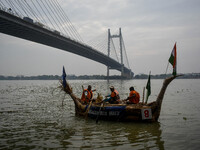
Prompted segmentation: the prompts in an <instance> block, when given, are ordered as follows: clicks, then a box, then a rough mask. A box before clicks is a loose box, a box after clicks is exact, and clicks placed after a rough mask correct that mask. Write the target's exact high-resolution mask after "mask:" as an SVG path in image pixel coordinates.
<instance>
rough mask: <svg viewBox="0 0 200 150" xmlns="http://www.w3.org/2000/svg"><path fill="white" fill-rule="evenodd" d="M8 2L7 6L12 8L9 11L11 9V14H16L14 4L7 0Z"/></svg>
mask: <svg viewBox="0 0 200 150" xmlns="http://www.w3.org/2000/svg"><path fill="white" fill-rule="evenodd" d="M5 1H6V2H7V5H8V6H9V7H10V8H9V9H11V10H9V9H8V8H7V9H8V10H9V11H10V12H12V11H15V12H16V10H15V9H14V6H13V4H12V2H10V1H9V0H8V1H7V0H5Z"/></svg>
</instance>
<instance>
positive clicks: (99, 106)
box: [61, 75, 177, 122]
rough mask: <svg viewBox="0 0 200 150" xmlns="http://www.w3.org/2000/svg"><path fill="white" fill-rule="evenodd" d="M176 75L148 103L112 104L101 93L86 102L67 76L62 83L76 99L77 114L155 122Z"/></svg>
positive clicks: (103, 118)
mask: <svg viewBox="0 0 200 150" xmlns="http://www.w3.org/2000/svg"><path fill="white" fill-rule="evenodd" d="M176 77H177V75H175V76H172V77H169V78H166V79H165V80H164V82H163V85H162V88H161V90H160V93H159V94H158V97H157V99H156V100H155V101H153V102H151V103H147V104H144V103H138V104H126V103H121V104H110V103H108V102H104V101H102V97H101V96H100V95H99V94H98V96H97V98H96V99H94V100H93V101H91V102H90V103H87V104H86V103H83V101H82V100H81V99H80V98H79V97H77V96H76V95H75V94H74V93H73V91H72V88H71V86H70V85H69V83H68V82H67V81H66V80H65V77H63V80H62V82H61V83H62V89H63V90H64V91H65V92H66V93H67V94H69V95H70V97H71V98H72V100H73V101H74V104H75V111H76V115H79V116H83V117H89V118H93V119H96V122H98V120H112V121H145V122H155V121H157V120H158V118H159V116H160V111H161V106H162V101H163V98H164V94H165V91H166V89H167V86H168V85H169V84H170V82H171V81H172V80H173V79H175V78H176Z"/></svg>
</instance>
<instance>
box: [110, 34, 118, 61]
mask: <svg viewBox="0 0 200 150" xmlns="http://www.w3.org/2000/svg"><path fill="white" fill-rule="evenodd" d="M111 43H112V46H113V49H114V54H115V56H116V58H117V61H118V62H119V58H118V56H117V51H116V48H115V44H114V41H113V39H112V38H111Z"/></svg>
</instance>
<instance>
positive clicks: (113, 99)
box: [104, 86, 120, 104]
mask: <svg viewBox="0 0 200 150" xmlns="http://www.w3.org/2000/svg"><path fill="white" fill-rule="evenodd" d="M110 91H111V94H110V95H107V96H106V99H105V100H104V101H105V102H109V103H111V104H119V103H120V97H119V92H118V91H117V90H116V89H115V88H114V86H111V87H110Z"/></svg>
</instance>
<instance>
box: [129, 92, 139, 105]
mask: <svg viewBox="0 0 200 150" xmlns="http://www.w3.org/2000/svg"><path fill="white" fill-rule="evenodd" d="M134 95H135V96H134ZM129 101H130V102H131V103H134V104H137V103H139V101H140V94H139V93H138V92H137V91H130V94H129Z"/></svg>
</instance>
